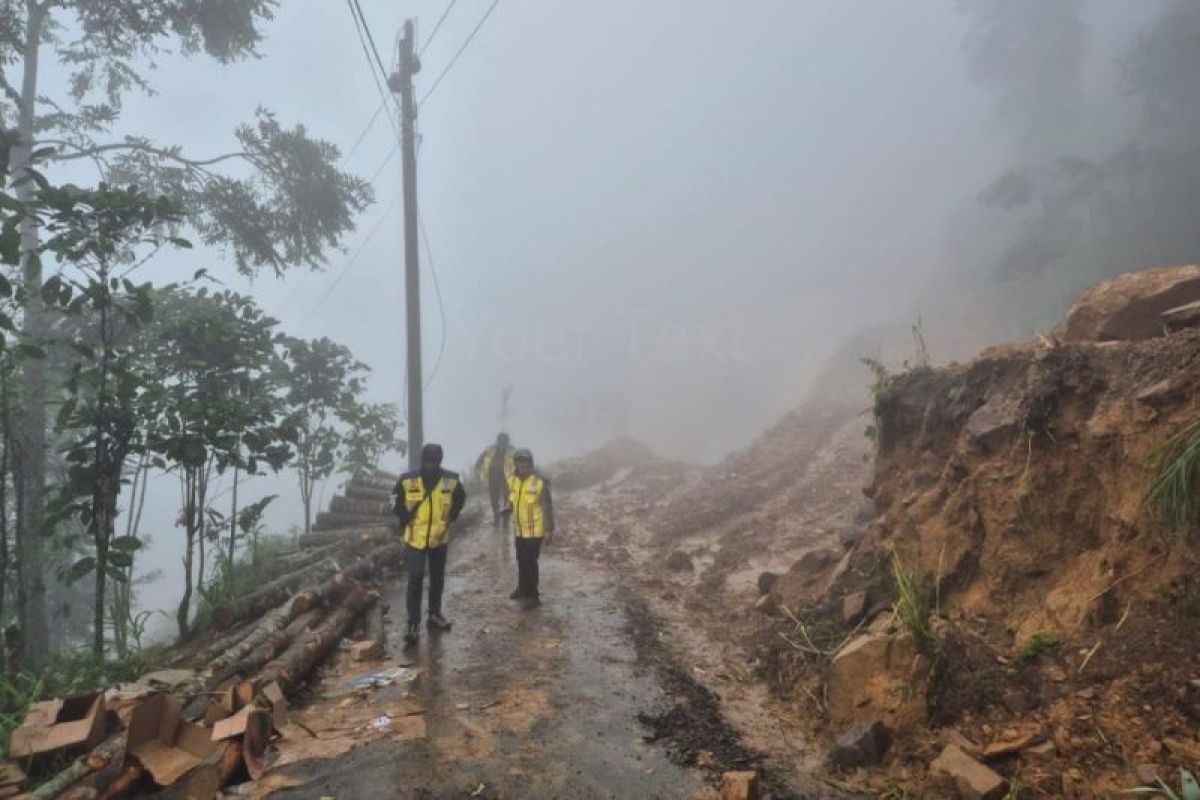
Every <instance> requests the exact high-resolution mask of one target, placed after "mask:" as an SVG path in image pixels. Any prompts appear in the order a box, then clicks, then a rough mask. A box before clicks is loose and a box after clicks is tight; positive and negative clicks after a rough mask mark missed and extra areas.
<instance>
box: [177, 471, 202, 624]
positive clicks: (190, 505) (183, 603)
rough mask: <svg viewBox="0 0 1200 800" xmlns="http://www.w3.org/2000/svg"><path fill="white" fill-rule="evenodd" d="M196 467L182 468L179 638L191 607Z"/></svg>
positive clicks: (194, 539) (194, 541)
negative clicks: (183, 539)
mask: <svg viewBox="0 0 1200 800" xmlns="http://www.w3.org/2000/svg"><path fill="white" fill-rule="evenodd" d="M197 471H198V468H196V467H185V468H184V479H183V482H184V488H183V497H184V506H183V519H184V528H185V529H186V532H187V545H186V546H185V547H184V550H183V597H181V598H180V599H179V608H178V609H177V610H176V612H175V624H176V625H177V626H178V627H179V640H180V641H183V640H184V639H186V638H187V636H188V631H189V626H188V622H189V620H188V618H189V616H190V614H191V609H192V563H193V562H192V556H193V552H192V551H193V549H194V548H195V543H196V491H195V483H196V472H197Z"/></svg>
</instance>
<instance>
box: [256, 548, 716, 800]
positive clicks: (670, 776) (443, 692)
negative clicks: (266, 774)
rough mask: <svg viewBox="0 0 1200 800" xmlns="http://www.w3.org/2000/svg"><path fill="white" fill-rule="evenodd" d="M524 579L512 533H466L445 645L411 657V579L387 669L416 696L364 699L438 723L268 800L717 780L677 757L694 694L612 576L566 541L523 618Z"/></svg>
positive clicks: (386, 694)
mask: <svg viewBox="0 0 1200 800" xmlns="http://www.w3.org/2000/svg"><path fill="white" fill-rule="evenodd" d="M515 583H516V564H515V561H514V557H513V552H512V540H511V537H510V535H509V534H507V533H502V532H497V531H494V530H492V528H491V527H490V525H484V526H480V527H478V528H476V529H474V530H471V531H468V532H464V533H459V534H458V535H457V537H456V539H455V540H454V541H453V543H452V544H451V550H450V563H449V568H448V575H447V588H446V602H445V604H444V605H445V612H446V615H447V616H448V617H450V618H451V619H452V620H453V621H454V629H453V631H451V632H449V633H446V634H443V635H440V636H439V635H429V634H428V633H425V632H424V631H423V635H422V638H421V642H420V644H419V645H418V646H417V648H415V650H414V649H410V650H408V651H404V650H403V648H402V641H401V635H402V626H403V623H404V612H403V607H404V601H403V590H404V585H403V580H402V579H401V580H397V581H395V582H394V583H393V584H391V585H390V586H389V588H388V590H387V596H386V597H385V601H386V602H387V603H388V604H389V605H390V608H391V611H390V614H389V618H388V637H389V645H390V646H389V651H390V652H389V656H388V659H387V660H385V661H384V662H383V663H382V665H381V666H380V668H386V667H388V666H392V665H395V664H397V663H400V664H404V663H406V662H407V661H411V662H412V666H413V668H415V669H418V670H420V676H419V677H418V679H417V680H416V682H415V683H414V684H412V685H411V688H410V691H411V696H409V697H404V696H403V689H402V688H400V687H398V686H391V687H385V688H382V689H379V690H377V691H375V692H374V693H373V694H371V695H370V696H369V697H368V698H367V699H366V700H365V701H363V702H364V703H365V704H366V705H368V706H369V707H370V709H371V713H374V712H376V711H377V712H378V713H385V709H386V710H388V712H389V713H392V714H395V713H397V712H396V711H395V707H396V706H397V704H405V703H407V704H409V711H410V712H413V713H416V714H419V715H420V716H421V717H422V718H423V719H424V721H425V725H424V728H425V730H424V732H423V735H419V734H418V735H415V736H412V737H396V736H387V737H383V738H378V739H376V740H375V741H371V742H369V743H367V744H364V745H362V746H359V747H356V748H355V749H352V750H350V751H349V752H345V753H343V754H342V755H340V756H338V757H337V758H333V759H328V760H310V761H304V762H301V763H298V764H294V765H291V766H288V767H286V768H283V769H281V770H279V771H278V772H279V773H281V774H283V775H287V776H290V777H295V778H297V779H299V780H302V781H304V783H303V785H302V786H297V787H296V788H293V789H289V790H286V791H282V792H277V793H275V794H273V795H271V796H272V797H279V798H318V797H332V798H336V800H351V799H352V798H353V799H355V800H357V799H358V798H363V799H364V800H365V799H366V798H393V797H394V798H407V797H414V798H450V797H455V798H458V797H482V798H532V797H538V798H609V797H612V798H654V797H662V798H694V797H697V796H699V795H701V793H702V792H703V790H704V788H705V785H706V783H705V781H706V778H707V779H708V780H709V781H711V779H712V775H713V774H714V773H713V770H712V769H711V765H710V769H709V770H708V771H705V770H703V769H699V768H695V767H684V766H681V765H680V764H679V763H677V762H679V761H681V760H682V761H686V759H680V758H678V751H677V750H676V751H675V753H674V754H675V756H676V758H675V759H674V760H673V759H672V747H673V744H672V735H671V734H672V731H671V730H670V728H671V714H672V712H673V710H674V711H675V712H676V713H677V711H678V708H679V703H678V702H677V700H683V701H685V703H686V705H689V706H690V705H691V700H692V698H687V697H684V696H683V694H685V693H681V692H680V690H679V687H677V686H670V685H664V684H670V683H671V681H670V680H669V678H664V677H663V674H664V673H663V670H662V669H661V668H660V666H661V665H657V666H656V665H653V664H651V663H648V661H650V660H652V656H651V655H649V653H648V651H649V650H651V649H652V648H653V638H654V636H655V634H654V632H653V629H652V628H651V627H650V625H651V623H650V622H649V621H648V620H647V619H645V618H637V619H633V620H632V621H631V619H630V616H629V615H630V613H631V611H630V609H631V608H632V609H633V611H632V613H633V614H634V616H635V617H636V616H637V611H636V605H631V604H630V602H629V601H628V599H627V598H625V597H623V595H622V594H621V592H620V591H619V590H618V587H616V586H614V585H612V581H611V580H610V579H608V578H606V577H605V576H604V574H603V573H599V572H597V571H595V570H594V568H593V569H592V570H589V569H588V568H586V567H584V566H583V565H581V564H579V563H577V562H574V561H571V560H568V559H564V558H562V557H560V555H559V554H558V553H556V551H555V547H554V544H551V545H550V546H549V547H547V548H546V549H545V550H544V551H543V556H542V597H543V605H542V606H541V607H540V608H538V609H534V610H528V611H526V610H522V609H521V608H520V607H519V605H518V604H517V603H515V602H514V601H510V600H508V599H507V597H508V593H509V591H511V589H512V587H513V586H514V585H515ZM346 702H347V701H345V700H342V701H340V702H339V701H338V700H337V698H336V697H325V698H321V699H317V700H316V701H315V702H314V704H313V705H312V706H311V707H309V708H308V709H306V710H305V711H304V712H303V714H304V715H305V716H306V717H307V718H308V719H310V720H320V719H322V717H328V716H330V715H334V714H336V713H339V712H340V709H341V707H342V706H344V705H345V703H346ZM400 713H403V712H400ZM639 715H642V719H643V720H644V722H645V723H646V724H644V723H643V721H639ZM678 722H679V723H681V724H682V725H684V726H691V725H693V722H694V721H692V720H688V719H686V718H685V719H682V720H679V721H678ZM708 724H711V725H718V724H719V723H718V722H717V721H713V720H709V721H708ZM676 727H678V725H676ZM700 727H701V728H702V727H703V725H700ZM695 733H696V731H693V734H695ZM702 735H703V734H702ZM714 735H715V736H716V737H717V738H720V737H721V736H722V735H725V736H726V738H728V734H723V733H721V732H719V731H718V732H716V733H714ZM735 757H736V756H735Z"/></svg>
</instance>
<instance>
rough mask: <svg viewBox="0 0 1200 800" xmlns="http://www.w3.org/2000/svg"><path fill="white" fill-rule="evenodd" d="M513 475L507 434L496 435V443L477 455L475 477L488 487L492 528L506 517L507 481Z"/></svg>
mask: <svg viewBox="0 0 1200 800" xmlns="http://www.w3.org/2000/svg"><path fill="white" fill-rule="evenodd" d="M512 474H513V449H512V442H511V441H510V440H509V438H508V434H507V433H501V434H497V436H496V443H495V444H493V445H489V446H488V448H487V449H486V450H484V451H483V452H482V453H480V454H479V459H478V460H476V462H475V475H476V476H477V477H478V478H479V480H480V481H481V482H482V483H484V484H486V485H487V487H488V499H490V500H491V501H492V527H494V528H499V527H500V526H501V525H502V524H504V523H505V522H506V521H507V519H508V517H507V516H506V515H505V514H504V513H502V512H503V509H504V506H505V505H507V501H508V479H509V478H510V477H512Z"/></svg>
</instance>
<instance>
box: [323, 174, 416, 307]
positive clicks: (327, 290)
mask: <svg viewBox="0 0 1200 800" xmlns="http://www.w3.org/2000/svg"><path fill="white" fill-rule="evenodd" d="M399 202H400V198H399V197H396V198H394V199H393V200H392V202H391V203H389V204H388V206H387V208H385V209H384V210H383V213H382V214H380V215H379V219H377V220H376V221H375V224H374V225H373V226H372V227H371V230H370V232H369V233H367V236H366V238H365V239H363V240H362V241H361V242H359V243H358V247H357V248H355V250H354V253H353V254H352V255H351V256H350V258H348V259H346V263H345V264H343V265H342V268H341V270H339V271H338V274H337V275H336V276H335V277H334V279H333V281H332V282H331V283H330V284H329V286H327V287H326V288H325V293H324V294H322V295H321V299H320V300H318V301H317V304H316V305H315V306H313V307H312V310H311V311H309V312H308V319H307V320H306V322H308V321H311V320H312V318H313V317H314V316H315V315H316V313H317V312H318V311H320V310H321V306H323V305H325V301H326V300H328V299H329V296H330V295H332V294H333V290H334V289H336V288H337V287H338V284H339V283H341V282H342V278H344V277H346V273H347V272H349V271H350V267H352V266H353V265H354V262H356V261H357V260H358V257H359V256H360V255H362V252H363V250H365V249H366V247H367V244H368V243H369V242H370V241H371V240H372V239H373V238H375V234H376V233H378V232H379V229H380V228H381V227H383V223H384V221H385V220H387V219H388V218H389V216H390V215H391V212H392V209H393V208H395V207H396V206H397V204H399Z"/></svg>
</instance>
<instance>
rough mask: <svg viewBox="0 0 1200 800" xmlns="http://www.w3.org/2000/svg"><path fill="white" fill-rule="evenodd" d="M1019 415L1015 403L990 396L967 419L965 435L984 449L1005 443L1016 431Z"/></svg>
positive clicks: (1005, 397)
mask: <svg viewBox="0 0 1200 800" xmlns="http://www.w3.org/2000/svg"><path fill="white" fill-rule="evenodd" d="M1019 423H1020V413H1019V409H1018V408H1017V401H1016V400H1015V399H1014V398H1011V397H1007V396H1005V395H1002V394H995V395H992V396H991V397H990V398H989V399H988V401H987V402H986V403H984V404H983V405H981V406H980V407H979V408H977V409H975V411H974V412H972V414H971V416H970V417H968V418H967V425H966V432H967V435H968V436H970V437H971V438H972V439H974V440H975V441H976V442H978V443H979V444H981V445H983V446H984V447H990V446H992V445H994V444H997V443H999V442H1002V441H1005V440H1006V439H1008V438H1009V437H1010V436H1011V435H1012V434H1014V433H1015V432H1016V431H1017V428H1018V425H1019Z"/></svg>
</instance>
